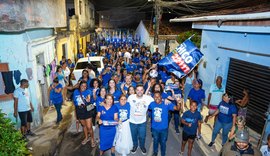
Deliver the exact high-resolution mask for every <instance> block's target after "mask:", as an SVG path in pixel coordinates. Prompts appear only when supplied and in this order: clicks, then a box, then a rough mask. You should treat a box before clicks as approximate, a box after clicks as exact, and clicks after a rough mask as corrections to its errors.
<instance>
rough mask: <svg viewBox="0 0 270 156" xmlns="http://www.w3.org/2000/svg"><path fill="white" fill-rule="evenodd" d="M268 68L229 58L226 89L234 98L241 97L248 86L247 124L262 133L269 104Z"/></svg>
mask: <svg viewBox="0 0 270 156" xmlns="http://www.w3.org/2000/svg"><path fill="white" fill-rule="evenodd" d="M269 80H270V68H269V67H266V66H262V65H259V64H254V63H250V62H246V61H242V60H237V59H233V58H231V59H230V65H229V73H228V79H227V86H226V90H227V91H228V92H230V93H231V94H232V95H233V96H234V99H235V100H236V99H241V98H242V97H243V88H248V89H249V93H250V100H249V103H248V105H247V107H248V108H247V126H248V127H249V128H251V129H253V130H254V131H256V132H257V133H259V134H262V131H263V128H264V124H265V118H266V116H265V112H267V109H268V105H269V104H270V98H269V97H270V96H269V95H270V82H269Z"/></svg>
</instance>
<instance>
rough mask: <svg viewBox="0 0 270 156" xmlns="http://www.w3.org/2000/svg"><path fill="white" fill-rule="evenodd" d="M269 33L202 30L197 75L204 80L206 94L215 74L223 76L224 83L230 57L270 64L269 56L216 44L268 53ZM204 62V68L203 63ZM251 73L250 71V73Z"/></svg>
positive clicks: (265, 64) (224, 82) (269, 52)
mask: <svg viewBox="0 0 270 156" xmlns="http://www.w3.org/2000/svg"><path fill="white" fill-rule="evenodd" d="M269 43H270V34H266V33H265V34H258V33H247V35H246V34H245V33H242V32H240V33H238V32H221V31H211V30H203V31H202V41H201V51H202V53H203V54H204V57H203V61H202V62H201V64H200V66H199V77H200V78H201V79H202V80H203V82H204V87H203V88H204V89H205V90H206V95H208V92H209V88H210V85H211V84H212V83H214V80H215V76H218V75H221V76H222V77H223V84H224V85H226V81H227V75H228V68H229V61H230V58H235V59H239V60H243V61H247V62H252V63H256V64H260V65H264V66H270V58H269V57H264V56H258V55H252V54H245V53H239V52H235V51H230V50H224V49H220V48H218V46H222V47H227V48H233V49H239V50H246V51H251V52H256V53H261V54H270V51H269V48H270V46H269ZM204 62H206V68H204V67H203V63H204ZM251 74H252V73H251Z"/></svg>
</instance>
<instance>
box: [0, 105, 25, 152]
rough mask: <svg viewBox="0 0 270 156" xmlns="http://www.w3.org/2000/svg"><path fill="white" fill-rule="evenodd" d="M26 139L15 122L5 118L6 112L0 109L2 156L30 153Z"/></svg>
mask: <svg viewBox="0 0 270 156" xmlns="http://www.w3.org/2000/svg"><path fill="white" fill-rule="evenodd" d="M26 144H27V143H26V141H25V140H24V139H22V135H21V133H20V132H19V131H17V130H16V129H15V128H14V123H12V122H11V120H10V119H8V118H5V114H4V113H2V110H1V109H0V155H1V156H10V155H12V156H21V155H28V154H29V151H28V150H27V147H26Z"/></svg>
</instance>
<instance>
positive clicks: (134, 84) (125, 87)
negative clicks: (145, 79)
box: [121, 82, 137, 93]
mask: <svg viewBox="0 0 270 156" xmlns="http://www.w3.org/2000/svg"><path fill="white" fill-rule="evenodd" d="M123 83H124V84H125V82H123ZM121 85H122V84H121ZM136 85H137V84H136V83H135V82H131V86H133V87H134V88H136ZM128 88H129V87H127V86H126V85H124V88H123V90H124V91H126V93H127V91H128Z"/></svg>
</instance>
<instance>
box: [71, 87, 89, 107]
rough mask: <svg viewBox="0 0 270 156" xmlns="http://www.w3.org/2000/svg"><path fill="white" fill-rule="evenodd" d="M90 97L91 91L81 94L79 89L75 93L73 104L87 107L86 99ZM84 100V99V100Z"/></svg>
mask: <svg viewBox="0 0 270 156" xmlns="http://www.w3.org/2000/svg"><path fill="white" fill-rule="evenodd" d="M89 95H90V90H88V89H86V90H85V91H83V92H82V93H80V90H79V89H76V90H75V91H74V93H73V102H74V105H75V106H80V105H82V104H83V105H86V103H85V99H86V97H87V96H89ZM82 98H83V99H82Z"/></svg>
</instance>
